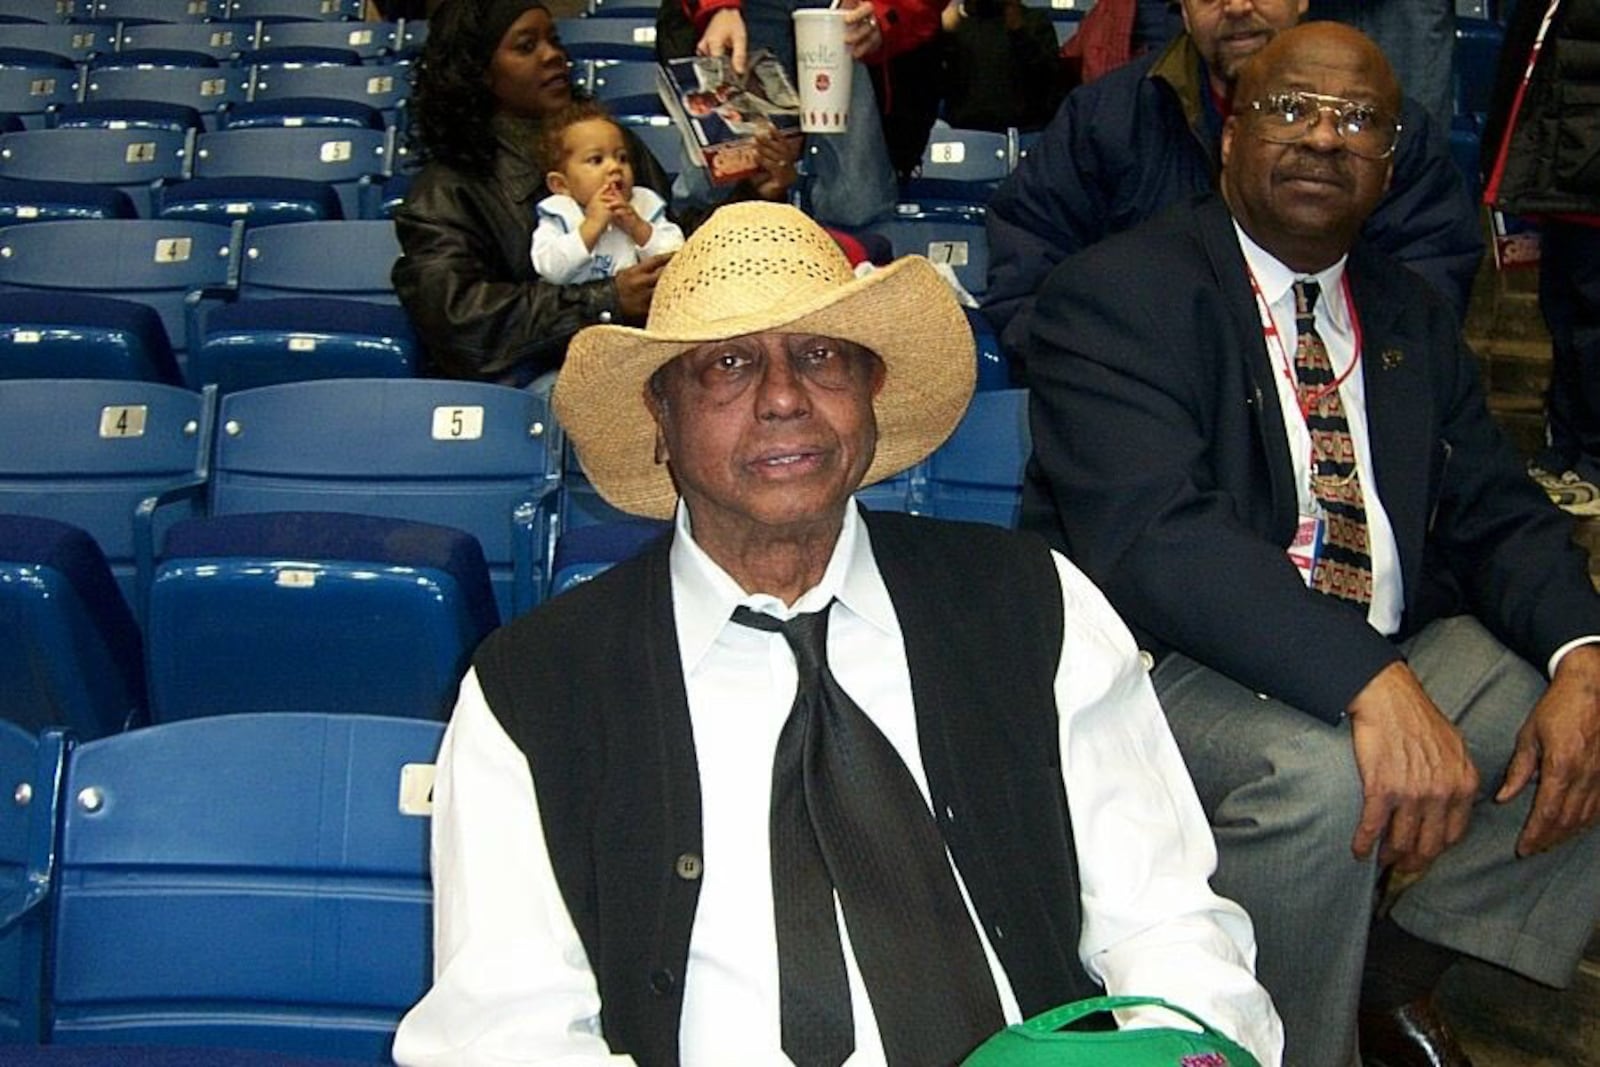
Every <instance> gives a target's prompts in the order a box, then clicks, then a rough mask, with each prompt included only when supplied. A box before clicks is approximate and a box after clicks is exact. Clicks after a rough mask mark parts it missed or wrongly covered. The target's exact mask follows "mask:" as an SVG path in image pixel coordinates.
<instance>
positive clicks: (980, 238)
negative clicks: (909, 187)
mask: <svg viewBox="0 0 1600 1067" xmlns="http://www.w3.org/2000/svg"><path fill="white" fill-rule="evenodd" d="M895 212H896V213H895V215H894V216H893V217H891V218H888V219H884V220H883V221H880V222H874V223H873V224H872V230H873V232H875V233H878V234H881V235H883V236H884V237H887V238H888V239H889V243H890V244H891V245H892V246H893V247H894V253H895V255H896V256H904V255H910V254H912V253H915V254H916V255H919V256H926V257H927V258H928V259H930V260H931V261H933V263H934V264H935V265H936V266H938V265H944V266H947V267H949V268H950V270H951V272H952V273H953V274H954V275H955V276H956V280H957V281H959V282H960V283H961V285H962V287H963V288H964V289H966V290H967V292H969V293H971V294H972V295H973V296H975V297H976V296H979V295H981V294H982V293H983V291H984V289H986V288H987V287H988V284H989V235H988V233H987V232H986V231H985V229H984V222H983V216H982V215H956V214H944V213H940V214H934V215H924V214H922V213H921V212H920V211H918V210H917V209H916V205H909V204H897V205H896V206H895Z"/></svg>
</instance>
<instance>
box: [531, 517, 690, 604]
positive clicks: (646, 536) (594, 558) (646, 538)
mask: <svg viewBox="0 0 1600 1067" xmlns="http://www.w3.org/2000/svg"><path fill="white" fill-rule="evenodd" d="M671 529H672V524H671V523H670V522H663V521H661V520H659V519H623V520H619V521H616V522H597V523H593V524H591V525H588V526H579V527H576V528H574V529H571V530H567V531H565V532H564V533H562V534H561V536H560V537H559V538H557V539H556V552H555V558H554V561H553V562H552V563H551V566H550V594H549V595H550V596H555V595H556V594H558V593H565V592H566V591H567V590H568V589H571V588H572V587H573V586H575V585H581V584H582V583H584V582H587V581H589V580H590V579H591V578H593V577H595V576H596V575H598V574H601V573H603V572H605V571H607V570H609V569H610V568H612V567H614V566H616V565H617V564H618V563H621V562H622V561H623V560H625V559H631V558H632V557H634V556H637V555H638V554H639V553H640V552H642V551H644V549H645V547H646V546H647V545H649V544H650V543H651V542H653V541H655V540H656V539H657V538H659V537H663V536H665V535H666V534H667V533H668V532H669V531H670V530H671Z"/></svg>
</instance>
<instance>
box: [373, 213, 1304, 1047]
mask: <svg viewBox="0 0 1600 1067" xmlns="http://www.w3.org/2000/svg"><path fill="white" fill-rule="evenodd" d="M973 370H974V361H973V352H972V342H971V339H970V333H969V332H968V329H967V327H966V324H965V322H964V320H963V316H962V313H961V311H960V309H959V307H958V306H957V304H956V302H955V300H954V299H953V298H952V297H951V295H950V293H949V290H948V289H947V288H946V287H945V285H944V283H943V282H942V281H941V280H940V279H939V277H938V275H937V274H936V273H935V271H934V270H933V269H932V267H931V266H930V265H929V264H928V263H927V261H926V260H923V259H921V258H919V257H908V258H906V259H902V260H900V261H898V262H896V263H894V264H893V265H891V266H890V267H888V268H887V269H885V270H882V271H879V272H876V273H874V274H871V275H869V276H867V277H865V278H862V279H856V278H855V277H854V276H853V275H852V273H851V271H850V267H849V265H848V264H847V263H846V261H845V259H844V257H843V255H841V254H840V252H839V250H838V248H837V246H836V245H835V244H834V243H833V241H832V240H831V239H830V238H829V237H828V235H827V234H826V233H825V232H824V231H823V230H822V229H820V228H819V227H818V226H816V225H815V224H814V223H813V222H811V221H810V220H809V219H807V218H806V217H805V216H804V215H802V214H800V213H799V212H798V211H795V210H793V209H791V208H787V207H783V206H779V205H771V204H739V205H731V206H728V207H725V208H723V209H721V210H720V211H718V212H717V213H716V214H715V215H714V216H713V217H712V219H711V220H710V221H709V222H708V223H707V224H706V225H705V226H703V227H702V228H701V229H700V230H698V231H697V232H696V234H695V235H694V236H693V237H692V238H691V239H690V241H689V242H688V244H686V245H685V246H684V248H683V249H682V250H681V251H680V252H679V253H678V255H677V258H676V259H675V260H674V262H673V263H672V264H671V265H670V266H669V267H668V268H667V270H666V271H665V272H664V273H663V275H662V278H661V282H660V284H659V286H658V288H657V290H656V297H655V301H654V304H653V307H652V309H651V313H650V319H649V324H648V326H647V327H646V328H645V329H642V330H640V329H632V328H625V327H619V326H597V327H593V328H591V329H588V330H584V331H583V332H581V333H579V334H578V335H577V337H576V338H574V340H573V343H572V347H571V350H570V354H569V355H568V358H567V363H566V367H565V369H564V370H563V372H562V375H561V378H560V381H559V382H558V384H557V386H556V391H555V396H554V401H555V405H556V410H557V413H558V415H559V416H560V418H561V420H562V422H563V423H564V424H565V425H566V427H567V429H568V431H569V432H570V433H571V435H572V436H573V438H574V439H575V441H576V442H577V444H578V447H579V449H580V452H581V454H582V456H583V459H584V464H585V469H586V470H587V472H588V474H589V477H590V478H591V479H592V480H593V482H594V484H595V485H596V486H597V487H598V488H599V490H600V492H601V493H602V494H604V495H605V497H606V498H607V499H609V500H610V501H611V502H612V503H614V504H616V505H618V506H619V507H622V508H624V509H626V510H628V511H631V512H634V513H637V514H641V515H647V516H656V517H662V518H666V517H673V518H674V519H675V524H674V526H673V528H672V532H671V535H670V536H667V537H664V538H663V539H662V540H661V541H660V542H658V543H657V544H656V545H655V546H654V547H652V548H650V549H647V550H646V551H645V552H644V554H643V555H641V556H640V557H638V558H636V559H634V560H632V561H629V562H627V563H624V564H621V565H619V566H617V567H615V568H613V569H612V570H610V571H609V572H607V573H606V574H604V575H602V576H601V577H599V578H597V579H596V580H594V581H593V582H590V583H588V584H586V585H584V586H581V587H579V588H578V589H576V590H574V591H572V592H570V593H567V594H564V595H563V596H561V597H559V598H557V599H555V600H553V601H552V602H550V603H548V604H546V605H545V606H543V607H542V608H540V609H539V610H538V611H535V612H534V613H532V614H530V615H528V616H525V617H523V618H521V619H519V620H517V621H516V622H514V623H512V624H511V625H510V626H507V627H506V628H504V629H502V630H501V631H499V632H498V633H497V634H496V635H494V636H493V637H491V638H490V639H489V640H488V641H487V642H486V643H485V644H484V646H483V647H482V648H481V649H480V651H479V652H478V654H477V657H476V659H475V661H474V665H473V669H472V671H471V673H469V674H468V676H467V678H466V680H465V681H464V682H463V683H462V687H461V695H460V701H459V703H458V705H457V707H456V710H455V714H454V717H453V719H452V721H451V724H450V727H449V730H448V732H447V734H446V738H445V742H444V746H443V749H442V751H441V753H440V757H439V777H438V783H437V786H436V788H435V794H434V799H435V812H434V842H433V859H434V882H435V888H436V892H437V904H436V918H437V927H436V932H435V939H436V945H435V948H436V962H435V967H436V975H435V983H434V986H433V989H432V990H431V991H430V992H429V993H428V995H427V996H426V997H425V998H424V999H423V1000H422V1001H421V1002H420V1003H419V1004H418V1005H417V1006H416V1007H415V1008H413V1009H412V1011H411V1012H410V1013H409V1014H408V1015H407V1017H406V1018H405V1020H404V1022H403V1023H402V1025H401V1027H400V1032H399V1035H398V1037H397V1039H396V1042H395V1057H396V1059H397V1060H398V1061H399V1062H400V1063H402V1064H409V1065H419V1064H451V1065H454V1067H460V1065H463V1064H475V1063H483V1064H512V1063H521V1064H534V1063H560V1064H584V1063H638V1064H678V1063H682V1064H686V1065H704V1064H711V1065H728V1064H740V1065H745V1064H761V1065H765V1064H784V1063H791V1062H792V1063H794V1064H797V1065H800V1067H813V1065H828V1067H834V1065H838V1064H842V1063H850V1064H855V1065H869V1064H894V1065H896V1067H902V1065H903V1067H942V1065H952V1064H956V1063H959V1062H960V1061H961V1060H962V1059H963V1058H964V1057H965V1056H966V1055H967V1054H968V1053H969V1052H970V1051H971V1050H972V1049H973V1048H974V1047H975V1046H976V1045H978V1044H979V1043H980V1042H982V1041H983V1040H984V1039H985V1038H986V1037H987V1036H988V1035H989V1034H990V1033H993V1032H994V1031H996V1030H998V1029H1000V1028H1002V1027H1003V1026H1004V1025H1005V1024H1006V1023H1007V1022H1014V1021H1016V1020H1017V1019H1018V1018H1020V1017H1023V1016H1028V1015H1032V1014H1035V1013H1038V1012H1040V1011H1043V1010H1045V1009H1048V1008H1051V1007H1054V1006H1056V1005H1058V1004H1062V1003H1065V1002H1068V1001H1072V1000H1075V999H1079V998H1081V997H1084V996H1090V995H1094V994H1096V993H1098V992H1100V991H1101V990H1102V989H1104V990H1105V991H1109V992H1111V993H1127V994H1140V995H1148V996H1155V997H1161V998H1164V999H1165V1000H1166V1001H1168V1002H1170V1003H1174V1004H1177V1005H1181V1006H1183V1007H1185V1008H1186V1009H1188V1010H1190V1011H1192V1012H1195V1013H1198V1014H1199V1015H1200V1016H1202V1017H1203V1018H1205V1019H1207V1020H1208V1021H1209V1022H1210V1023H1211V1024H1212V1025H1213V1026H1215V1027H1216V1028H1217V1029H1219V1030H1221V1031H1222V1032H1224V1033H1225V1034H1227V1035H1231V1036H1232V1037H1233V1038H1235V1039H1236V1040H1237V1041H1238V1042H1239V1043H1240V1044H1242V1045H1244V1046H1245V1047H1246V1048H1248V1049H1249V1050H1250V1051H1251V1052H1252V1053H1254V1055H1255V1056H1256V1057H1257V1058H1258V1059H1259V1060H1260V1062H1261V1063H1263V1064H1269V1065H1270V1064H1276V1063H1278V1061H1279V1055H1280V1054H1279V1047H1280V1044H1281V1028H1280V1026H1279V1023H1278V1020H1277V1016H1276V1014H1275V1013H1274V1011H1273V1008H1272V1005H1271V1003H1270V1001H1269V1000H1268V999H1267V996H1266V994H1265V993H1264V992H1263V991H1262V989H1261V988H1260V986H1259V985H1258V984H1257V983H1256V981H1255V979H1254V977H1253V976H1252V973H1251V967H1252V962H1253V959H1254V954H1255V946H1254V941H1253V936H1252V932H1251V927H1250V922H1249V920H1248V918H1247V917H1246V916H1245V915H1244V913H1243V912H1242V911H1241V910H1240V909H1239V908H1238V907H1237V906H1235V905H1233V904H1232V903H1230V902H1228V901H1226V900H1223V899H1221V898H1220V897H1218V896H1216V895H1215V894H1213V893H1212V892H1211V890H1210V888H1209V887H1208V885H1207V882H1206V879H1207V877H1208V876H1209V874H1210V873H1211V869H1212V866H1213V864H1214V861H1215V852H1214V847H1213V844H1212V840H1211V837H1210V834H1209V832H1208V830H1207V827H1206V823H1205V819H1204V816H1203V815H1202V813H1201V810H1200V806H1199V803H1198V802H1197V800H1196V798H1195V794H1194V790H1193V787H1192V786H1191V785H1190V782H1189V778H1188V775H1187V773H1186V772H1185V770H1184V766H1183V763H1182V761H1181V760H1180V758H1179V756H1178V752H1177V748H1176V746H1175V745H1174V743H1173V741H1172V738H1171V736H1170V735H1169V734H1168V732H1167V729H1166V726H1165V724H1164V721H1163V718H1162V715H1161V712H1160V709H1159V708H1158V707H1157V705H1156V701H1155V697H1154V695H1153V692H1152V690H1151V688H1150V684H1149V682H1148V680H1147V679H1146V676H1145V672H1144V670H1143V668H1142V666H1141V664H1140V661H1139V658H1138V653H1137V650H1136V649H1135V647H1134V644H1133V641H1132V640H1131V638H1130V637H1129V635H1128V632H1127V631H1126V630H1125V629H1124V627H1123V625H1122V623H1121V622H1120V621H1118V619H1117V617H1116V615H1115V614H1114V613H1113V612H1112V611H1111V609H1110V608H1109V607H1108V606H1107V604H1106V602H1105V601H1104V600H1103V599H1102V598H1101V596H1100V594H1099V593H1098V592H1097V591H1096V590H1095V589H1094V587H1093V586H1092V585H1090V583H1089V582H1088V581H1087V580H1086V579H1085V578H1084V577H1083V576H1082V575H1081V574H1080V573H1079V572H1078V571H1077V570H1076V569H1075V568H1073V566H1072V565H1071V564H1070V563H1068V562H1067V561H1066V560H1065V559H1063V558H1062V557H1061V556H1059V555H1056V554H1054V553H1052V552H1050V551H1049V550H1048V549H1046V548H1045V546H1044V544H1043V542H1041V541H1036V540H1033V539H1031V538H1028V537H1025V536H1022V535H1018V534H1014V533H1011V532H1009V531H1005V530H1000V529H998V528H991V527H978V526H971V525H964V524H954V523H944V522H936V521H933V520H929V519H922V518H915V517H910V516H903V515H895V514H867V513H865V512H863V511H862V510H860V509H859V508H858V507H857V505H855V503H854V502H853V501H852V498H851V494H852V493H853V492H854V491H855V490H856V489H857V488H858V487H859V486H861V485H862V484H864V483H867V482H871V481H873V480H874V479H879V478H884V477H888V476H889V475H892V474H894V473H896V472H898V471H901V470H903V469H905V468H907V467H909V466H911V465H912V464H915V463H917V462H918V461H920V460H921V459H923V458H924V457H925V456H927V455H928V453H929V452H931V451H932V450H933V449H934V448H936V447H938V445H939V444H940V442H942V441H943V440H944V439H945V437H946V436H947V435H948V434H949V433H950V431H951V429H952V428H953V427H954V426H955V424H956V422H957V420H958V419H959V418H960V416H961V413H962V411H963V409H964V408H965V406H966V403H967V400H968V398H969V396H970V393H971V390H972V380H973ZM1175 1020H1176V1016H1173V1015H1171V1014H1170V1013H1166V1012H1163V1011H1160V1010H1159V1009H1153V1010H1146V1013H1145V1015H1143V1016H1142V1017H1141V1016H1139V1015H1138V1014H1137V1013H1135V1017H1133V1018H1131V1019H1128V1020H1125V1021H1126V1022H1129V1023H1131V1024H1134V1025H1137V1024H1140V1023H1147V1022H1148V1023H1154V1024H1157V1025H1171V1024H1173V1023H1174V1022H1175ZM1206 1062H1208V1063H1209V1062H1215V1060H1207V1061H1206Z"/></svg>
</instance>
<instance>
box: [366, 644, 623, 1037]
mask: <svg viewBox="0 0 1600 1067" xmlns="http://www.w3.org/2000/svg"><path fill="white" fill-rule="evenodd" d="M540 827H541V824H540V821H539V804H538V799H537V797H536V795H535V793H534V789H533V779H532V776H531V774H530V772H529V770H528V761H527V759H526V758H525V757H524V756H523V754H522V752H521V751H519V750H518V749H517V747H516V745H515V744H514V743H513V742H512V741H511V739H510V738H509V737H507V736H506V733H505V731H504V730H502V729H501V727H500V724H499V722H498V721H497V720H496V719H495V717H494V714H493V713H492V712H491V711H490V710H489V708H488V706H487V704H486V703H485V701H484V697H483V692H482V690H481V689H480V688H479V686H478V680H477V675H476V674H475V673H471V672H469V673H468V674H467V677H466V678H465V680H464V681H463V682H462V684H461V693H460V697H459V699H458V701H457V704H456V709H455V713H454V715H453V716H452V717H451V720H450V725H449V727H448V728H447V729H446V731H445V738H444V744H443V746H442V747H441V748H440V751H439V758H438V774H437V778H436V779H435V782H434V788H433V830H432V834H433V849H432V855H433V892H434V905H433V910H434V934H433V940H434V982H433V987H432V988H431V989H430V990H429V991H428V993H427V995H426V996H424V997H423V998H422V1000H421V1001H419V1002H418V1003H417V1004H416V1006H415V1007H413V1008H412V1009H411V1011H410V1012H408V1013H407V1014H406V1016H405V1018H404V1019H402V1020H401V1022H400V1028H399V1031H398V1033H397V1034H396V1035H395V1043H394V1058H395V1062H396V1063H397V1064H399V1065H401V1067H480V1065H481V1067H508V1065H515V1064H528V1065H532V1064H539V1065H541V1067H598V1065H602V1064H610V1065H622V1064H631V1063H632V1062H633V1060H632V1059H631V1058H629V1057H626V1056H613V1055H611V1053H610V1051H609V1049H608V1048H607V1046H606V1043H605V1041H604V1039H603V1038H601V1037H600V1033H599V1030H600V1022H599V1019H600V996H599V993H598V991H597V988H596V985H595V979H594V975H593V974H592V973H591V972H590V970H589V967H588V965H587V962H586V959H585V955H584V951H583V943H582V941H581V940H580V939H579V937H578V932H577V930H576V929H575V928H574V927H573V924H572V919H571V917H570V915H569V914H568V913H567V910H566V905H565V904H564V903H563V902H562V899H561V892H560V890H559V888H558V887H557V884H556V879H555V873H554V871H553V870H552V868H551V865H550V856H549V853H548V852H547V850H546V847H545V842H544V834H543V833H542V831H541V828H540Z"/></svg>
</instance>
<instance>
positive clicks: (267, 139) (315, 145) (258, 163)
mask: <svg viewBox="0 0 1600 1067" xmlns="http://www.w3.org/2000/svg"><path fill="white" fill-rule="evenodd" d="M352 69H360V68H352ZM389 144H390V142H389V135H388V133H387V132H386V131H383V130H368V129H351V128H346V127H340V128H337V129H328V128H319V127H306V128H302V129H294V128H288V127H259V128H253V129H239V130H217V131H213V132H209V133H203V134H201V135H200V138H199V140H198V141H197V142H196V144H195V157H194V176H195V177H196V178H239V177H255V178H300V179H304V180H308V181H318V182H326V183H327V184H329V185H332V186H333V187H334V188H335V189H336V190H338V192H339V201H340V204H341V206H342V207H343V209H344V215H345V218H347V219H353V218H357V217H359V215H360V214H361V195H362V190H363V189H364V188H365V187H366V186H368V185H370V184H372V183H373V181H374V180H375V179H376V180H377V181H379V182H381V181H382V179H383V177H384V176H386V175H387V174H388V170H389Z"/></svg>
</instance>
